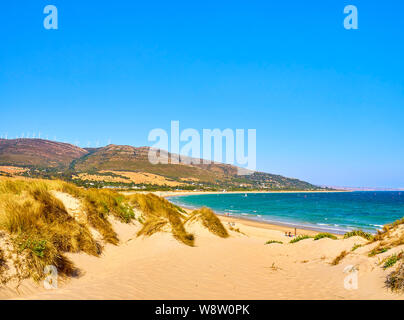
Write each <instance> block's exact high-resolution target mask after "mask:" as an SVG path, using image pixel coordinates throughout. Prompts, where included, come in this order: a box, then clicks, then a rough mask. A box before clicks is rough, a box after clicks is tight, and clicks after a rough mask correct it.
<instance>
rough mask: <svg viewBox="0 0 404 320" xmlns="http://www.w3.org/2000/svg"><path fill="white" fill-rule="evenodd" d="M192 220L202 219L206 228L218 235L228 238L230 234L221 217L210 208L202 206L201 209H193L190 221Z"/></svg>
mask: <svg viewBox="0 0 404 320" xmlns="http://www.w3.org/2000/svg"><path fill="white" fill-rule="evenodd" d="M192 220H200V221H201V222H202V225H203V226H204V227H205V228H206V229H208V230H209V231H210V232H212V233H213V234H215V235H217V236H218V237H221V238H227V237H228V236H229V234H228V232H227V230H226V228H225V227H224V226H223V224H222V222H221V221H220V219H219V218H218V217H217V216H216V215H215V213H214V212H213V211H212V210H211V209H209V208H201V209H199V210H194V211H192V213H191V215H190V217H189V219H188V221H192Z"/></svg>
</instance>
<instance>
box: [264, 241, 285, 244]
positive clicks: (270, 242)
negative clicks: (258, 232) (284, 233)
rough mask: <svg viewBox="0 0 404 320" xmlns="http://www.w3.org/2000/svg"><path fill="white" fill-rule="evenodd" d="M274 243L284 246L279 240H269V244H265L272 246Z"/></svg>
mask: <svg viewBox="0 0 404 320" xmlns="http://www.w3.org/2000/svg"><path fill="white" fill-rule="evenodd" d="M272 243H279V244H283V242H282V241H277V240H268V241H267V242H265V244H272Z"/></svg>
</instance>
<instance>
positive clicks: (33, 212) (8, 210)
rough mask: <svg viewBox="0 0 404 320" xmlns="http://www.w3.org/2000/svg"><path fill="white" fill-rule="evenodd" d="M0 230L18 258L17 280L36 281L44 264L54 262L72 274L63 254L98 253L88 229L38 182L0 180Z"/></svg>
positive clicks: (45, 186)
mask: <svg viewBox="0 0 404 320" xmlns="http://www.w3.org/2000/svg"><path fill="white" fill-rule="evenodd" d="M0 229H1V230H3V231H6V232H7V233H8V234H9V235H10V238H11V240H12V242H13V247H14V250H15V252H16V253H17V254H18V256H19V257H20V259H19V260H18V261H15V262H16V270H17V271H18V274H17V277H18V278H19V279H23V278H28V277H31V278H33V279H36V280H39V279H40V278H41V277H42V275H43V270H44V267H45V266H47V265H54V266H55V267H56V268H57V269H58V271H59V273H60V274H62V275H72V274H74V273H75V269H74V266H73V264H72V263H71V262H70V261H69V259H67V258H66V256H65V255H64V253H66V252H81V251H83V252H85V253H87V254H91V255H95V256H97V255H99V254H100V252H101V248H100V245H99V244H98V243H97V242H96V241H95V240H94V239H93V237H92V235H91V232H90V230H89V229H88V228H87V227H86V226H85V225H82V224H79V223H78V222H77V221H76V220H75V219H74V218H73V217H71V216H70V215H69V214H68V213H67V211H66V209H65V207H64V206H63V204H62V203H61V202H60V201H59V200H58V199H56V198H55V197H54V196H53V195H52V194H51V193H50V192H49V190H48V185H47V184H46V183H44V182H41V181H30V182H27V181H22V180H3V181H1V182H0ZM22 260H23V261H24V263H21V261H22Z"/></svg>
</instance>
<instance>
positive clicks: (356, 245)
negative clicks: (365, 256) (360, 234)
mask: <svg viewBox="0 0 404 320" xmlns="http://www.w3.org/2000/svg"><path fill="white" fill-rule="evenodd" d="M360 247H362V245H361V244H356V243H355V244H354V246H353V247H352V249H351V251H355V250H356V249H358V248H360Z"/></svg>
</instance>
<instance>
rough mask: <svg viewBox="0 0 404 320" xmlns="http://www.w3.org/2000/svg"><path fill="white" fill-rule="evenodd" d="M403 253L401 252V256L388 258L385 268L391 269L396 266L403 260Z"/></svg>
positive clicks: (396, 255) (395, 255) (393, 255)
mask: <svg viewBox="0 0 404 320" xmlns="http://www.w3.org/2000/svg"><path fill="white" fill-rule="evenodd" d="M403 253H404V252H403V251H401V252H400V253H399V254H396V253H395V254H392V255H391V256H390V257H388V258H387V259H386V260H385V261H384V264H383V268H384V269H387V268H390V267H392V266H394V265H395V264H396V263H397V262H398V261H399V260H400V259H403V257H404V255H403Z"/></svg>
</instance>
